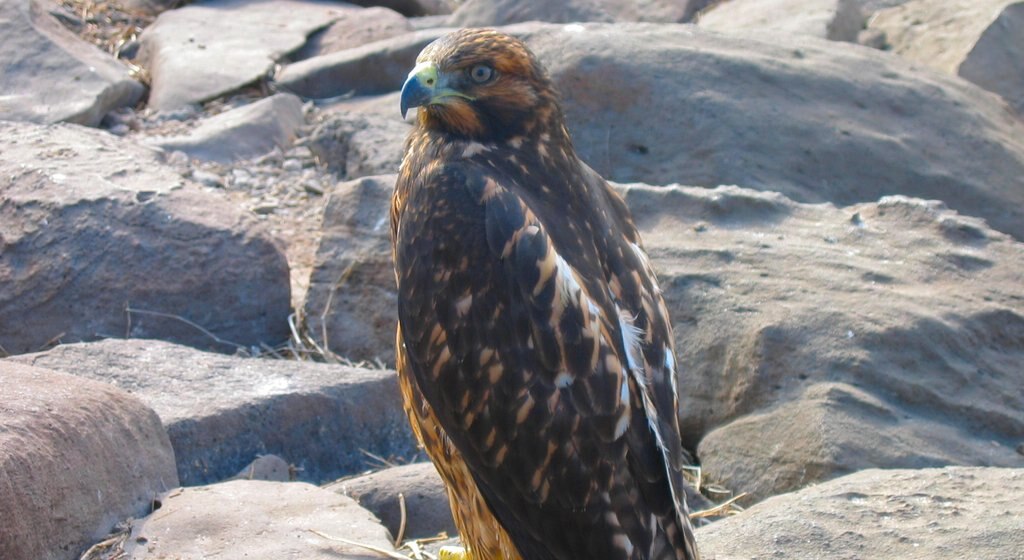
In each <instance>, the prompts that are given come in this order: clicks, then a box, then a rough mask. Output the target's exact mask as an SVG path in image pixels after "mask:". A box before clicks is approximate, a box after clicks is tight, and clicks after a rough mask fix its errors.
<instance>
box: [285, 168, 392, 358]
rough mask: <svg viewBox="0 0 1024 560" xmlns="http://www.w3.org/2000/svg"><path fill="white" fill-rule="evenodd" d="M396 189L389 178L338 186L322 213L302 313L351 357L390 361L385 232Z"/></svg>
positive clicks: (320, 335) (324, 340)
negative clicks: (321, 232) (314, 262)
mask: <svg viewBox="0 0 1024 560" xmlns="http://www.w3.org/2000/svg"><path fill="white" fill-rule="evenodd" d="M394 185H395V176H394V175H382V176H377V177H363V178H360V179H356V180H354V181H348V182H345V183H340V184H338V186H337V187H335V188H334V189H333V190H332V191H331V192H330V193H329V194H328V199H327V204H326V205H325V207H324V217H323V222H322V223H323V236H322V237H321V239H320V247H319V249H318V250H317V255H316V264H315V265H314V267H313V274H312V275H311V276H310V280H309V291H308V292H307V295H306V305H305V308H304V312H303V315H304V317H305V320H306V325H307V327H308V328H309V332H310V334H311V335H312V336H313V337H314V338H315V339H317V341H318V342H319V343H320V344H321V345H326V346H327V347H329V348H330V349H331V350H332V351H333V352H336V353H339V354H341V355H343V356H348V357H349V358H351V359H359V360H375V359H377V360H381V361H384V362H385V363H388V364H394V362H395V328H396V327H397V325H398V318H397V314H398V300H397V297H398V296H397V293H396V289H395V272H394V267H393V266H392V264H391V241H390V239H391V238H390V235H391V234H390V229H389V228H390V223H391V222H390V221H389V208H390V200H391V193H392V192H393V191H394ZM325 333H326V337H324V334H325Z"/></svg>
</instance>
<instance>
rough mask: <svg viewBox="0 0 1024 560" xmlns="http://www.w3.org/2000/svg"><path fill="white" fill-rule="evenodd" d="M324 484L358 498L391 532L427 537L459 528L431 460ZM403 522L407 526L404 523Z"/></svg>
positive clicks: (326, 486)
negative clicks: (456, 525)
mask: <svg viewBox="0 0 1024 560" xmlns="http://www.w3.org/2000/svg"><path fill="white" fill-rule="evenodd" d="M324 488H326V489H328V490H333V491H335V492H338V493H340V494H344V495H345V496H349V497H350V498H353V499H355V500H356V501H357V502H359V505H361V506H363V507H364V508H366V509H368V510H370V511H371V512H373V514H374V515H376V516H377V517H379V518H380V520H381V523H383V524H384V526H385V527H387V529H388V531H389V532H390V533H391V535H392V536H394V537H395V538H398V534H399V533H400V532H401V531H403V530H404V531H405V532H404V533H403V536H404V537H405V540H408V539H425V538H429V537H433V536H435V535H437V534H438V533H441V532H444V533H447V534H449V535H453V536H454V535H457V534H458V529H456V527H455V521H454V520H453V519H452V510H451V507H450V506H449V505H448V491H447V490H446V489H445V486H444V482H442V481H441V475H439V474H437V469H435V468H434V465H433V464H431V463H412V464H409V465H402V466H398V467H391V468H387V469H384V470H381V471H377V472H372V473H370V474H366V475H362V476H356V477H352V478H345V479H342V480H338V481H336V482H333V483H331V484H328V485H325V486H324ZM403 524H404V527H403Z"/></svg>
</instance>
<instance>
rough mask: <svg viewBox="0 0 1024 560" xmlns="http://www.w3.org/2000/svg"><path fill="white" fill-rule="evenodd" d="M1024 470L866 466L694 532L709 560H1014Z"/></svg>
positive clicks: (1021, 539)
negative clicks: (903, 468)
mask: <svg viewBox="0 0 1024 560" xmlns="http://www.w3.org/2000/svg"><path fill="white" fill-rule="evenodd" d="M1021 496H1024V469H984V468H946V469H922V470H875V469H872V470H867V471H863V472H859V473H857V474H852V475H849V476H846V477H843V478H841V479H838V480H833V481H831V482H827V483H824V484H820V485H818V486H813V487H811V488H806V489H804V490H801V491H800V492H796V493H793V494H786V495H783V496H776V497H774V498H771V499H768V500H765V501H764V502H761V503H760V504H757V505H755V506H753V507H751V508H749V509H748V510H746V511H744V512H742V513H740V514H738V515H735V516H733V517H730V518H727V519H725V520H723V521H719V522H716V523H713V524H711V525H709V526H707V527H704V528H701V529H698V530H697V542H698V543H699V544H700V547H701V552H702V553H703V554H704V555H705V556H707V557H711V558H714V559H715V560H739V559H744V560H746V559H750V558H778V559H783V560H784V559H797V558H799V559H804V558H834V559H837V560H852V559H856V558H904V559H907V560H933V559H940V558H964V557H970V558H972V559H977V560H1006V559H1009V558H1017V557H1019V555H1020V551H1021V550H1024V533H1021V530H1020V527H1021V519H1022V518H1024V506H1022V505H1021V504H1022V503H1024V502H1022V500H1021Z"/></svg>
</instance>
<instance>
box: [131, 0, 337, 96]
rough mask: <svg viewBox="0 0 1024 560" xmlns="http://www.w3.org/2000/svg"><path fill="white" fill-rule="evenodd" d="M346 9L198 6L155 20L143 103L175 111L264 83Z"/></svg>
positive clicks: (213, 2) (307, 4)
mask: <svg viewBox="0 0 1024 560" xmlns="http://www.w3.org/2000/svg"><path fill="white" fill-rule="evenodd" d="M346 9H350V8H346V7H345V6H343V5H338V4H335V3H331V2H322V1H317V0H260V1H256V2H252V1H249V0H204V1H200V2H195V3H192V4H189V5H188V6H185V7H182V8H178V9H176V10H171V11H167V12H164V13H162V14H160V16H159V17H158V18H157V20H156V21H155V22H154V23H153V24H152V25H151V26H149V27H147V28H146V30H145V31H144V32H143V33H142V36H141V42H142V44H141V47H140V49H139V56H138V59H137V62H138V64H140V65H141V66H142V67H144V68H146V70H148V71H149V75H150V77H151V79H152V90H151V91H150V94H149V105H150V107H153V108H155V109H161V110H166V109H176V108H179V107H181V106H183V105H187V104H189V103H200V102H203V101H208V100H210V99H214V98H217V97H220V96H222V95H225V94H228V93H231V92H234V91H236V90H238V89H240V88H242V87H244V86H247V85H250V84H253V83H257V82H259V81H260V80H262V79H264V78H265V77H266V76H267V75H268V74H269V73H270V72H271V71H272V70H273V68H274V64H275V62H277V61H278V60H281V59H283V58H284V57H285V56H286V55H287V54H289V53H291V52H293V51H296V50H298V49H299V48H300V47H302V46H303V45H304V44H305V42H306V37H307V36H308V35H310V34H311V33H313V32H314V31H316V30H318V29H321V28H323V27H326V26H327V25H329V24H330V23H331V22H333V21H334V20H335V19H336V18H337V17H339V15H340V14H341V13H342V12H343V11H344V10H346Z"/></svg>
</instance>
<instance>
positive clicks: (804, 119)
mask: <svg viewBox="0 0 1024 560" xmlns="http://www.w3.org/2000/svg"><path fill="white" fill-rule="evenodd" d="M505 29H506V30H507V31H509V32H511V33H514V34H517V35H520V36H522V37H524V38H525V39H526V40H527V42H528V43H529V44H530V46H531V47H532V48H533V49H534V50H535V51H536V52H537V54H538V56H539V57H540V58H541V60H542V61H543V62H544V63H545V64H546V66H547V67H548V69H549V70H550V71H551V74H552V77H553V79H554V81H555V84H556V86H557V87H558V88H559V90H560V91H561V92H562V94H563V97H564V99H565V104H564V105H565V109H566V118H567V121H568V127H569V129H570V131H571V132H572V133H573V137H574V143H575V146H576V148H577V150H578V151H579V153H580V155H581V157H582V158H583V159H584V160H585V161H587V162H588V163H589V164H590V165H591V167H593V168H594V169H595V170H597V171H598V172H599V173H601V174H603V175H605V176H606V177H609V178H611V179H613V180H618V181H642V182H645V183H648V184H669V183H675V182H678V183H682V184H689V185H699V186H708V187H714V186H717V185H720V184H737V185H741V186H744V187H751V188H757V189H766V190H775V191H779V192H782V193H784V194H786V195H787V196H789V197H790V198H793V199H794V200H798V201H802V202H824V201H829V202H833V203H836V204H840V205H846V204H852V203H856V202H866V201H873V200H878V199H879V198H881V197H882V196H885V195H888V194H906V195H910V196H916V197H920V198H926V199H937V200H943V201H944V202H946V203H947V204H948V205H949V206H950V207H952V208H954V209H956V210H958V211H960V212H962V213H964V214H967V215H976V216H980V217H983V218H985V219H986V220H988V221H989V223H990V224H992V225H993V226H994V227H995V228H996V229H999V230H1001V231H1005V232H1008V233H1011V234H1013V235H1015V236H1016V237H1017V238H1018V239H1024V190H1022V189H1021V188H1020V177H1021V176H1024V121H1022V120H1021V119H1019V118H1018V117H1017V116H1016V115H1015V114H1014V113H1013V112H1012V111H1011V110H1009V108H1008V107H1007V105H1006V104H1005V103H1004V102H1003V101H1002V100H1001V99H999V98H998V97H997V96H995V95H991V94H989V93H987V92H985V91H984V90H981V89H980V88H978V87H976V86H973V85H971V84H969V83H966V82H964V81H963V80H959V79H953V78H950V77H946V76H941V75H936V74H935V73H934V72H931V71H925V70H921V69H918V68H914V67H912V66H910V65H908V64H907V63H905V62H904V61H901V60H899V59H898V58H896V57H893V56H891V55H888V54H886V53H882V52H877V51H874V50H870V49H864V48H861V47H857V46H854V45H847V44H844V43H837V42H832V41H822V40H819V39H816V38H813V37H799V36H791V37H788V38H787V39H786V40H784V41H779V40H778V38H777V37H775V36H773V35H757V34H753V33H750V34H747V35H748V36H744V37H733V36H726V35H722V34H718V33H712V32H706V31H703V30H700V29H698V28H695V27H694V26H688V25H673V24H662V25H656V24H643V23H630V24H615V25H608V24H584V25H579V24H573V25H551V24H537V23H528V24H518V25H514V26H508V27H506V28H505ZM429 33H431V32H428V31H422V32H418V34H414V35H410V36H405V37H399V38H397V39H395V40H389V41H384V42H380V43H375V44H371V45H366V46H364V47H362V48H360V49H350V50H348V51H344V52H342V53H336V54H338V55H344V60H341V59H339V60H337V61H336V64H335V63H329V61H328V60H323V61H320V62H318V63H317V65H316V66H315V71H314V67H313V66H312V62H313V60H314V59H311V60H309V61H303V62H299V63H296V64H294V65H291V66H288V67H286V68H285V69H283V70H282V71H281V72H280V73H279V74H278V79H279V80H280V81H282V83H285V84H287V85H288V87H289V88H290V89H289V90H290V91H293V92H296V93H299V94H301V95H304V96H310V97H322V98H331V97H335V96H338V95H343V94H345V93H348V92H350V91H355V92H357V93H361V92H366V93H380V92H382V91H387V90H385V89H384V88H386V87H390V90H391V91H394V90H397V89H398V88H400V87H401V83H402V81H403V80H404V78H405V76H406V74H407V72H408V70H409V68H411V65H412V60H413V59H414V58H415V56H416V52H417V48H416V46H418V45H414V43H416V41H418V40H420V39H424V40H425V39H426V36H427V35H429ZM420 34H423V35H422V36H421V35H420ZM413 37H417V38H418V39H416V40H415V41H414V40H413V39H412V38H413ZM758 37H759V38H758ZM399 47H401V48H399ZM398 52H401V53H403V56H405V55H408V58H407V59H405V60H404V63H403V62H402V61H400V60H399V58H401V57H398V56H396V53H398ZM331 56H333V55H329V56H326V57H318V58H321V59H330V58H331ZM307 63H310V64H311V66H303V65H305V64H307ZM321 63H322V64H321ZM296 67H301V68H303V69H302V71H300V70H299V69H297V68H296ZM371 68H379V70H378V72H379V75H380V76H384V75H386V76H387V78H386V79H382V78H380V77H376V76H375V75H374V74H372V73H371V74H368V75H369V76H370V77H363V76H365V75H367V73H368V72H369V70H370V69H371ZM389 84H390V86H389ZM624 84H628V85H624ZM300 85H301V87H299V86H300ZM595 115H599V118H595Z"/></svg>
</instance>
